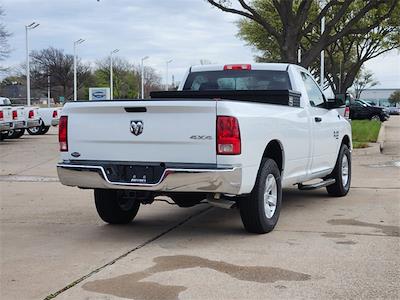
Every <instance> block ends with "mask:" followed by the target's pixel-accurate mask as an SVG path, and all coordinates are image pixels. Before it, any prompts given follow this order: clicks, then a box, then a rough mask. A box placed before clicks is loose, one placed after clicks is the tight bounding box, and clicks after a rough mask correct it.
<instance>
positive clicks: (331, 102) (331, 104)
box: [325, 98, 345, 109]
mask: <svg viewBox="0 0 400 300" xmlns="http://www.w3.org/2000/svg"><path fill="white" fill-rule="evenodd" d="M325 104H326V108H327V109H335V108H339V107H342V106H345V103H344V101H343V100H342V99H338V98H335V99H327V100H326V102H325Z"/></svg>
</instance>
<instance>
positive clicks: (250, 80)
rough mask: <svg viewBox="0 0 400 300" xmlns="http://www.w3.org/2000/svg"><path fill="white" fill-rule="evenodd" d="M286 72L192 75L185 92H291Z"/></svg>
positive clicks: (225, 72) (243, 71)
mask: <svg viewBox="0 0 400 300" xmlns="http://www.w3.org/2000/svg"><path fill="white" fill-rule="evenodd" d="M290 89H291V85H290V80H289V75H288V73H287V72H286V71H268V70H225V71H208V72H193V73H190V74H189V76H188V78H187V80H186V82H185V85H184V87H183V90H186V91H212V90H214V91H215V90H226V91H232V90H233V91H234V90H253V91H256V90H290Z"/></svg>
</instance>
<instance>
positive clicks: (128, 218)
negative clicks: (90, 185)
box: [94, 189, 140, 224]
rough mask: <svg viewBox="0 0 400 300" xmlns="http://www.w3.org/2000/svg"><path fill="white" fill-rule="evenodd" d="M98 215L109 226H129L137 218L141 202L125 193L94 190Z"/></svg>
mask: <svg viewBox="0 0 400 300" xmlns="http://www.w3.org/2000/svg"><path fill="white" fill-rule="evenodd" d="M94 199H95V204H96V209H97V213H98V214H99V216H100V218H101V219H102V220H103V221H104V222H106V223H109V224H128V223H130V222H132V220H133V219H134V218H135V216H136V214H137V212H138V210H139V207H140V202H139V201H138V200H137V199H136V198H134V197H131V196H130V195H129V194H127V193H125V192H124V191H118V190H101V189H96V190H94Z"/></svg>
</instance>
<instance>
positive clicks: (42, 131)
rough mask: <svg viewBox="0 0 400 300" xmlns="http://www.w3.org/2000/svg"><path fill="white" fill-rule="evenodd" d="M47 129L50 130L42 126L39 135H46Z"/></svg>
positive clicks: (48, 127)
mask: <svg viewBox="0 0 400 300" xmlns="http://www.w3.org/2000/svg"><path fill="white" fill-rule="evenodd" d="M49 129H50V126H43V125H42V128H41V130H40V134H41V135H43V134H46V133H47V132H48V131H49Z"/></svg>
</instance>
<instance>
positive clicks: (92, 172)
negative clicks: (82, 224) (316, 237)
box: [57, 64, 352, 233]
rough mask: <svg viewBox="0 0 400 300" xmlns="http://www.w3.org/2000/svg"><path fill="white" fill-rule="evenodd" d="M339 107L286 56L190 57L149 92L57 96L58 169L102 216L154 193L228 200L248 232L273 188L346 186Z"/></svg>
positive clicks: (132, 209) (273, 202)
mask: <svg viewBox="0 0 400 300" xmlns="http://www.w3.org/2000/svg"><path fill="white" fill-rule="evenodd" d="M340 105H341V104H340V103H339V101H337V100H329V101H327V100H326V99H325V97H324V95H323V93H322V91H321V90H320V88H319V86H318V84H317V83H316V82H315V80H314V79H313V78H312V76H311V74H310V73H309V72H308V71H307V70H306V69H304V68H302V67H299V66H297V65H292V64H251V65H250V64H239V65H207V66H196V67H191V68H190V69H189V71H188V72H187V74H186V76H185V78H184V81H183V83H182V84H181V86H180V88H179V90H178V91H175V92H154V93H152V98H151V99H148V100H142V101H140V100H136V101H91V102H76V103H68V104H66V105H65V107H64V109H63V111H62V116H61V119H60V126H59V142H60V151H61V162H60V163H59V164H58V167H57V170H58V175H59V178H60V181H61V182H62V183H63V184H64V185H67V186H77V187H80V188H86V189H87V188H89V189H94V197H95V204H96V208H97V211H98V213H99V215H100V217H101V218H102V219H103V220H104V221H105V222H108V223H110V224H121V223H129V222H131V221H132V220H133V218H134V217H135V216H136V214H137V211H138V209H139V206H140V204H141V203H142V204H149V203H152V202H153V201H154V198H155V197H157V196H160V195H162V196H168V197H170V198H171V199H172V200H173V201H174V202H175V203H176V204H178V205H179V206H183V207H187V206H193V205H195V204H198V203H199V202H200V201H202V200H204V199H207V200H208V202H209V203H211V204H214V205H217V206H224V207H234V206H237V207H238V208H239V210H240V214H241V218H242V221H243V224H244V227H245V229H246V230H247V231H249V232H255V233H266V232H269V231H271V230H273V228H274V227H275V225H276V224H277V221H278V218H279V214H280V210H281V203H282V187H291V186H293V185H297V186H298V188H300V189H314V188H321V187H326V189H327V191H328V193H329V194H330V195H332V196H338V197H340V196H345V195H346V194H347V193H348V191H349V189H350V181H351V149H352V143H351V127H350V124H349V122H348V121H346V119H345V118H343V117H342V116H341V115H340V114H339V113H338V111H337V110H336V109H337V108H338V107H339V106H340ZM314 179H317V180H318V179H319V180H318V181H317V182H313V183H309V184H307V182H308V181H311V180H314Z"/></svg>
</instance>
